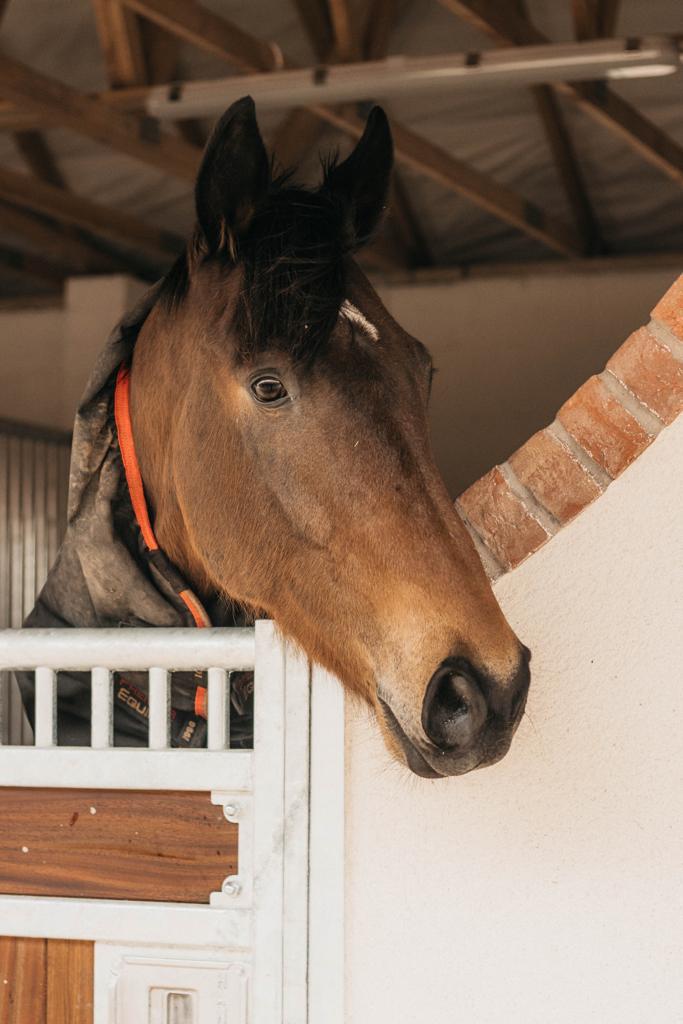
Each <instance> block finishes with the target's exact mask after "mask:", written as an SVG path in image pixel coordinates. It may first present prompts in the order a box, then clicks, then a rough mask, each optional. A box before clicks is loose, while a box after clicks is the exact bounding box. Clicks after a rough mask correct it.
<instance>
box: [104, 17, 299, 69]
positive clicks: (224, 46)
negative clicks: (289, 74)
mask: <svg viewBox="0 0 683 1024" xmlns="http://www.w3.org/2000/svg"><path fill="white" fill-rule="evenodd" d="M122 2H123V3H125V5H126V7H128V8H130V10H132V11H135V12H136V13H137V14H141V15H142V16H143V17H144V18H147V19H148V20H149V21H153V22H154V24H155V25H159V26H160V27H161V28H164V29H166V30H167V31H168V32H172V33H173V35H176V36H178V37H179V38H180V39H183V40H184V41H185V42H186V43H192V44H193V45H194V46H197V47H198V48H199V49H202V50H204V51H206V52H207V53H213V54H214V56H217V57H220V58H221V59H223V60H227V61H228V62H229V63H230V64H232V65H233V66H234V67H236V68H239V69H240V70H241V71H272V70H274V69H275V68H277V67H280V66H281V65H282V56H281V54H280V48H279V47H278V46H277V45H276V44H275V43H267V42H263V41H262V40H260V39H256V38H255V36H252V35H250V34H249V33H248V32H243V31H242V29H241V28H239V27H238V26H237V25H235V24H233V22H231V21H228V19H227V18H223V17H221V15H219V14H214V13H213V11H209V10H208V9H207V8H206V7H201V6H200V5H199V4H194V3H187V0H122Z"/></svg>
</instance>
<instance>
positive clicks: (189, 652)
mask: <svg viewBox="0 0 683 1024" xmlns="http://www.w3.org/2000/svg"><path fill="white" fill-rule="evenodd" d="M254 652H255V642H254V630H253V629H243V628H238V627H235V628H225V629H186V628H178V629H175V628H174V629H167V628H160V629H139V628H137V627H136V628H133V629H18V630H0V669H3V668H26V669H31V668H35V666H36V664H37V663H38V662H40V664H41V665H45V666H46V667H48V668H55V669H64V670H66V669H71V670H73V671H80V672H89V671H90V669H91V667H92V666H93V665H106V666H108V667H109V668H115V669H119V670H126V669H127V670H132V669H137V670H144V669H146V668H149V667H150V666H151V665H156V666H158V667H159V668H164V669H177V670H185V669H189V670H193V669H199V668H205V667H206V666H207V665H216V666H221V667H223V668H230V669H241V670H246V669H253V668H254Z"/></svg>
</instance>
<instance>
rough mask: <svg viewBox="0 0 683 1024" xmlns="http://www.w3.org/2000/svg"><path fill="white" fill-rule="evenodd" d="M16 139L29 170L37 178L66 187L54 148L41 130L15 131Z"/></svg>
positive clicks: (56, 185)
mask: <svg viewBox="0 0 683 1024" xmlns="http://www.w3.org/2000/svg"><path fill="white" fill-rule="evenodd" d="M14 141H15V143H16V147H17V149H18V150H19V152H20V153H21V155H22V157H23V158H24V161H25V162H26V164H27V166H28V168H29V170H30V171H31V172H32V173H33V174H35V176H36V178H40V180H41V181H46V182H47V183H48V185H54V186H55V187H56V188H66V181H65V180H64V175H63V174H62V172H61V171H60V169H59V167H58V166H57V161H56V160H55V158H54V155H53V153H52V150H51V149H50V147H49V146H48V144H47V142H46V141H45V138H44V136H43V135H42V134H41V133H40V132H33V131H31V132H15V133H14Z"/></svg>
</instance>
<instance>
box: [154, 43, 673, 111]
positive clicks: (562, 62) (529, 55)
mask: <svg viewBox="0 0 683 1024" xmlns="http://www.w3.org/2000/svg"><path fill="white" fill-rule="evenodd" d="M637 43H638V45H637V46H634V45H633V41H632V40H627V39H598V40H589V41H586V42H579V43H549V44H547V45H541V46H536V45H534V46H515V47H505V48H502V47H501V48H500V49H489V50H482V51H480V52H479V53H473V52H471V51H470V52H468V53H448V54H441V55H439V56H430V57H405V56H396V57H389V58H387V59H386V60H380V61H364V62H363V63H360V64H358V63H356V64H336V65H331V66H329V67H326V68H325V69H324V71H323V72H322V73H321V69H320V68H319V67H310V68H301V69H299V68H297V69H291V70H287V71H268V72H266V73H264V74H254V75H242V76H240V78H239V79H236V78H234V77H233V78H220V79H215V80H213V81H206V80H204V81H200V82H189V83H182V84H181V85H180V86H179V85H178V84H177V83H174V84H173V85H172V86H169V85H160V86H156V87H154V88H152V89H150V90H149V92H148V94H147V100H146V108H147V112H148V113H149V114H151V115H152V116H153V117H160V118H166V119H169V120H173V119H182V118H187V117H207V116H212V115H214V114H217V113H218V112H220V111H222V110H225V108H226V106H227V105H228V104H230V103H232V102H234V101H235V100H237V99H239V97H240V96H244V95H247V94H248V95H250V96H253V98H254V100H255V101H256V103H257V105H258V107H259V109H261V110H264V109H275V108H278V107H291V106H310V105H313V104H316V103H343V102H347V101H350V100H367V99H370V98H372V97H378V98H381V99H386V98H389V97H392V96H405V95H418V94H434V93H449V92H453V91H454V90H456V89H464V90H467V91H469V90H470V89H472V88H480V87H482V86H488V87H490V86H498V87H499V88H500V87H501V86H508V87H510V86H515V85H516V86H522V87H523V86H527V85H533V84H536V83H545V82H562V81H577V80H578V81H584V80H595V79H599V78H636V77H640V76H643V77H649V76H653V75H667V74H672V73H673V72H675V71H676V70H677V68H678V66H679V56H678V49H677V46H676V44H675V42H674V41H673V40H672V39H670V38H668V37H667V36H643V37H642V38H640V39H638V40H637Z"/></svg>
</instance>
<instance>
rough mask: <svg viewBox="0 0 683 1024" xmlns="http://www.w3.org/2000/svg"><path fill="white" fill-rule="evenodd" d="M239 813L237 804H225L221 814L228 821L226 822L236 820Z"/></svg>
mask: <svg viewBox="0 0 683 1024" xmlns="http://www.w3.org/2000/svg"><path fill="white" fill-rule="evenodd" d="M239 813H240V806H239V804H225V806H224V807H223V814H224V815H225V817H226V818H227V819H228V821H231V820H232V819H233V818H237V817H238V815H239Z"/></svg>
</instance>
